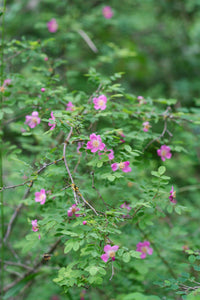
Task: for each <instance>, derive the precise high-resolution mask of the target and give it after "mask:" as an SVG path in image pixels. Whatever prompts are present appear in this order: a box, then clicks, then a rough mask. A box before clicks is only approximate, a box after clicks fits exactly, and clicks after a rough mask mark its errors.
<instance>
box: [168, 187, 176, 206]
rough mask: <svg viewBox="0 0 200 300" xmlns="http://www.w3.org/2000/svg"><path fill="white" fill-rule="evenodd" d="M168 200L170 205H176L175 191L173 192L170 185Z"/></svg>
mask: <svg viewBox="0 0 200 300" xmlns="http://www.w3.org/2000/svg"><path fill="white" fill-rule="evenodd" d="M169 200H170V201H171V202H172V203H176V202H177V201H176V191H174V187H173V185H172V189H171V191H170V196H169Z"/></svg>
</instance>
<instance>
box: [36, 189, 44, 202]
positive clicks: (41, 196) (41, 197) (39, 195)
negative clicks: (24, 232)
mask: <svg viewBox="0 0 200 300" xmlns="http://www.w3.org/2000/svg"><path fill="white" fill-rule="evenodd" d="M45 201H46V192H45V190H44V189H41V190H40V192H36V193H35V202H40V204H44V203H45Z"/></svg>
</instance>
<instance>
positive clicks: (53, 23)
mask: <svg viewBox="0 0 200 300" xmlns="http://www.w3.org/2000/svg"><path fill="white" fill-rule="evenodd" d="M47 27H48V30H49V32H56V31H57V29H58V24H57V22H56V19H51V20H50V21H49V22H48V23H47Z"/></svg>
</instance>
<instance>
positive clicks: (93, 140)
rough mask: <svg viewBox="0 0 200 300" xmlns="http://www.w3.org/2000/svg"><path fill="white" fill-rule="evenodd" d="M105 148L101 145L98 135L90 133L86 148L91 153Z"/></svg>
mask: <svg viewBox="0 0 200 300" xmlns="http://www.w3.org/2000/svg"><path fill="white" fill-rule="evenodd" d="M104 148H105V144H104V143H102V140H101V137H100V135H96V134H95V133H92V134H91V135H90V141H89V142H87V148H86V149H90V150H91V152H92V153H94V152H97V151H98V150H101V151H102V150H103V149H104Z"/></svg>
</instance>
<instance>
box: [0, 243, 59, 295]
mask: <svg viewBox="0 0 200 300" xmlns="http://www.w3.org/2000/svg"><path fill="white" fill-rule="evenodd" d="M60 241H61V238H59V239H58V240H57V241H56V242H55V243H54V244H53V245H52V246H51V248H50V249H49V251H48V253H49V254H52V253H53V252H54V251H55V249H56V248H57V246H58V245H59V243H60ZM42 263H43V258H42V259H41V260H39V261H38V262H37V263H36V264H35V265H34V266H33V268H32V269H31V270H29V271H27V272H26V273H25V274H24V275H23V276H22V277H21V278H17V279H16V280H15V281H13V282H11V283H10V284H8V285H7V286H6V287H5V288H4V290H3V292H7V291H8V290H9V289H11V288H12V287H13V286H15V285H16V284H17V283H18V282H20V281H21V280H23V279H24V278H26V277H27V276H29V275H30V274H33V273H36V272H37V270H38V269H39V268H40V266H41V265H42Z"/></svg>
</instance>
